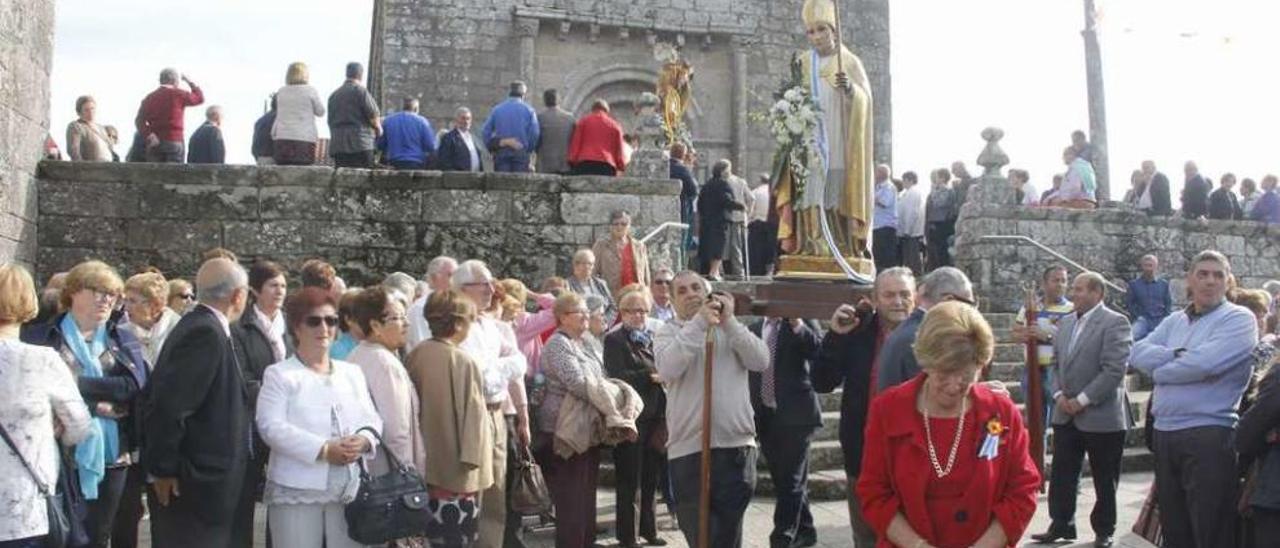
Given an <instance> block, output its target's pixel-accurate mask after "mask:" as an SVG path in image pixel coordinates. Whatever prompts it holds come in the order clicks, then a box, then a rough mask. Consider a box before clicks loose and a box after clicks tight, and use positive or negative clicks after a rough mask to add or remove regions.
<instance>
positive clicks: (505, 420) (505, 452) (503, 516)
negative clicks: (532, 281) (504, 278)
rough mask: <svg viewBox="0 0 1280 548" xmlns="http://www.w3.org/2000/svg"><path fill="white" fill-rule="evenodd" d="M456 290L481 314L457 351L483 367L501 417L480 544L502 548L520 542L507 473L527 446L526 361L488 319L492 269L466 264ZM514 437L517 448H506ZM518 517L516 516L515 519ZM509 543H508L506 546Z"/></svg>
mask: <svg viewBox="0 0 1280 548" xmlns="http://www.w3.org/2000/svg"><path fill="white" fill-rule="evenodd" d="M453 288H454V289H456V290H458V291H461V292H462V293H463V294H465V295H466V296H468V297H470V298H471V300H472V301H473V302H475V304H476V310H478V311H480V314H478V315H477V316H476V323H475V324H473V325H472V326H471V332H470V333H469V334H468V335H467V338H466V339H465V340H463V341H462V344H460V345H458V348H460V349H462V350H463V351H465V352H466V353H467V354H470V355H471V357H472V358H474V359H475V360H476V363H477V364H479V365H480V374H481V376H482V377H483V385H484V399H485V403H487V404H488V405H489V409H490V410H491V411H495V412H501V415H500V416H495V419H496V420H495V423H496V424H495V426H496V428H495V435H494V440H493V486H491V487H489V488H488V489H486V490H484V491H483V492H482V493H480V501H481V503H480V540H479V542H477V543H476V546H477V547H478V548H501V547H502V546H506V545H510V544H522V543H520V542H519V539H518V533H519V529H520V527H519V522H518V521H516V522H515V523H509V522H508V520H507V515H508V508H509V506H510V501H509V500H508V498H507V497H508V494H509V491H510V481H509V478H508V477H507V470H508V468H510V467H511V464H512V463H511V460H510V459H513V458H514V457H515V451H513V449H516V450H518V449H519V448H527V447H528V446H529V407H528V403H527V402H528V400H527V399H526V395H525V391H524V373H525V369H526V368H527V365H528V361H527V360H526V358H525V357H524V354H521V353H520V350H519V349H518V348H517V347H516V341H515V337H507V336H505V335H504V333H503V329H502V326H501V325H499V323H498V320H495V319H494V318H492V317H490V316H488V315H486V314H485V313H484V310H486V309H488V308H489V304H490V302H491V301H492V300H493V292H494V279H493V274H492V273H490V272H489V267H487V266H485V264H484V263H483V262H481V261H477V260H470V261H464V262H463V263H462V264H460V265H458V267H457V270H456V271H454V273H453ZM511 435H515V436H516V439H517V440H518V442H517V443H518V445H519V447H515V445H516V444H512V447H508V443H510V442H509V439H510V437H511ZM512 516H513V517H515V515H514V513H513V514H512ZM507 540H509V541H510V542H507Z"/></svg>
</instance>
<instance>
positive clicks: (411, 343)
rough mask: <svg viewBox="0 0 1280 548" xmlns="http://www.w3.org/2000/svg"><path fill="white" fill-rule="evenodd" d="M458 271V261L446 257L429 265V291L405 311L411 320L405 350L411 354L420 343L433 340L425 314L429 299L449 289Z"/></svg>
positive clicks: (426, 277) (436, 259)
mask: <svg viewBox="0 0 1280 548" xmlns="http://www.w3.org/2000/svg"><path fill="white" fill-rule="evenodd" d="M457 269H458V261H456V260H454V259H453V257H447V256H444V255H441V256H439V257H436V258H434V259H431V262H429V263H427V275H426V276H424V279H425V281H426V282H427V287H428V290H427V292H426V293H425V294H423V295H422V296H421V297H418V298H417V299H416V300H414V301H413V304H410V305H409V308H408V309H407V310H405V316H406V317H408V318H409V332H408V334H407V335H406V337H407V338H406V344H405V350H407V351H410V352H411V351H413V348H414V347H415V346H418V343H420V342H422V341H425V340H427V339H430V338H431V327H430V326H428V325H427V317H426V316H425V315H424V314H423V313H424V311H425V310H426V308H427V299H429V298H431V293H433V292H435V291H440V290H444V289H449V284H450V283H451V282H452V280H453V272H454V271H455V270H457Z"/></svg>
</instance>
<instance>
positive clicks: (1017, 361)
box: [600, 313, 1155, 500]
mask: <svg viewBox="0 0 1280 548" xmlns="http://www.w3.org/2000/svg"><path fill="white" fill-rule="evenodd" d="M985 316H986V318H987V321H988V322H990V323H991V327H992V329H994V330H995V335H996V341H997V343H996V352H995V360H994V363H993V364H992V366H991V367H990V369H989V371H988V378H989V379H991V380H999V381H1003V382H1004V383H1005V384H1006V385H1007V386H1008V388H1009V393H1010V395H1011V396H1012V397H1013V399H1014V401H1015V402H1016V403H1018V406H1019V408H1023V409H1025V405H1024V402H1023V390H1022V370H1023V368H1024V364H1025V350H1024V348H1025V347H1024V346H1023V345H1022V344H1020V343H1014V342H1010V341H1011V335H1010V328H1011V327H1012V326H1013V324H1014V318H1015V316H1016V315H1015V314H998V313H987V314H985ZM1125 381H1126V383H1127V387H1128V389H1129V400H1130V406H1131V411H1132V412H1133V416H1134V418H1135V420H1136V423H1137V426H1136V427H1135V428H1134V429H1132V430H1130V431H1129V435H1128V436H1127V438H1126V440H1125V451H1124V458H1123V462H1122V465H1121V466H1122V470H1123V471H1124V472H1132V471H1147V470H1151V469H1153V468H1154V465H1155V463H1154V460H1153V458H1152V455H1151V453H1150V452H1149V451H1147V448H1146V446H1145V440H1144V436H1143V430H1142V424H1143V421H1144V420H1145V411H1146V406H1147V400H1148V399H1150V397H1151V396H1150V394H1151V384H1150V380H1149V379H1146V378H1144V377H1142V376H1140V375H1138V374H1136V373H1130V374H1129V375H1128V376H1127V377H1126V379H1125ZM840 397H841V394H840V391H839V390H837V391H836V392H834V393H831V394H819V401H820V403H821V406H822V427H821V428H819V429H818V431H817V433H816V434H815V436H814V442H813V445H812V446H811V447H810V448H809V497H810V498H811V499H813V500H840V499H843V498H844V497H845V493H846V492H847V489H848V487H847V482H846V480H845V473H844V464H843V462H844V457H843V455H842V453H841V451H840V441H839V439H840V437H839V428H840ZM1024 417H1025V412H1024ZM1051 438H1052V436H1051V435H1050V436H1047V437H1046V442H1045V443H1046V445H1047V446H1048V448H1047V451H1048V453H1049V456H1048V457H1046V459H1045V460H1046V465H1047V466H1051V465H1052V457H1053V455H1052V453H1053V449H1052V442H1051V441H1050V440H1051ZM600 466H601V469H600V483H601V485H607V486H612V485H613V484H614V483H613V482H614V475H613V464H612V462H611V457H610V455H609V454H608V452H607V451H606V452H605V453H603V454H602V464H601V465H600ZM1088 473H1089V471H1088V465H1087V464H1086V465H1085V474H1086V475H1088ZM758 478H759V479H758V481H757V484H756V494H757V495H772V494H773V481H772V479H771V478H770V477H769V472H768V470H767V468H766V467H765V463H764V459H763V457H761V459H760V465H759V476H758ZM1046 481H1047V478H1046Z"/></svg>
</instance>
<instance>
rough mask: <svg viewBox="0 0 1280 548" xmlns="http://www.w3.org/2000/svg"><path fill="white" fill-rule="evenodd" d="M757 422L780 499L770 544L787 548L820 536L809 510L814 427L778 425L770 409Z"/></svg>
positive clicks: (762, 447) (762, 412)
mask: <svg viewBox="0 0 1280 548" xmlns="http://www.w3.org/2000/svg"><path fill="white" fill-rule="evenodd" d="M756 425H757V427H758V430H759V432H760V452H762V453H764V458H765V461H767V464H768V466H769V476H770V477H772V478H773V490H774V498H776V499H777V504H776V505H775V506H774V507H773V532H772V533H771V534H770V535H769V546H771V547H773V548H787V547H789V546H791V544H792V543H794V542H795V541H796V540H798V539H813V538H817V536H818V530H817V529H815V528H814V526H813V514H812V513H811V512H810V511H809V445H810V444H811V443H812V442H813V432H814V427H812V426H797V425H790V424H779V423H778V421H777V420H775V417H774V416H773V413H772V412H770V411H769V410H762V411H761V412H760V414H759V415H757V416H756Z"/></svg>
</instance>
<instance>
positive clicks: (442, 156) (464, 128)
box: [435, 107, 484, 172]
mask: <svg viewBox="0 0 1280 548" xmlns="http://www.w3.org/2000/svg"><path fill="white" fill-rule="evenodd" d="M471 122H472V116H471V109H469V108H467V107H458V110H457V111H456V112H455V113H454V115H453V129H451V130H449V132H448V133H445V134H444V136H443V137H441V138H440V150H439V151H438V152H437V153H436V158H435V168H436V169H439V170H441V171H473V172H478V171H484V163H483V162H482V161H481V158H482V157H483V155H484V147H481V146H478V145H477V144H476V137H475V135H472V134H471Z"/></svg>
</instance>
